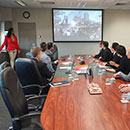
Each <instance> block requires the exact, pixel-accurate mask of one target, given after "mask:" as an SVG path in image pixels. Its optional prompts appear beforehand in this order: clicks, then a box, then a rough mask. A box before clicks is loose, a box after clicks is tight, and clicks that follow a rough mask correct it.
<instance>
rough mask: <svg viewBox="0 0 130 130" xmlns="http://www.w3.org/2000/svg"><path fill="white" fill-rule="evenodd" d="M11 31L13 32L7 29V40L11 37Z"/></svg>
mask: <svg viewBox="0 0 130 130" xmlns="http://www.w3.org/2000/svg"><path fill="white" fill-rule="evenodd" d="M13 30H14V29H13V28H9V30H8V33H7V37H9V38H10V37H11V34H12V31H13ZM13 35H14V34H13Z"/></svg>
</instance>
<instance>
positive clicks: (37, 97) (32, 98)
mask: <svg viewBox="0 0 130 130" xmlns="http://www.w3.org/2000/svg"><path fill="white" fill-rule="evenodd" d="M46 97H47V95H38V96H33V97H29V98H28V99H27V101H30V100H34V99H41V98H46Z"/></svg>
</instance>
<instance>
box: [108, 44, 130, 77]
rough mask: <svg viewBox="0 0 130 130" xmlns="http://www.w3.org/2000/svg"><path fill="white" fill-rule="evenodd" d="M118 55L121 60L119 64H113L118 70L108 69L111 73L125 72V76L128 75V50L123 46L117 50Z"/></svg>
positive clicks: (129, 64) (129, 60)
mask: <svg viewBox="0 0 130 130" xmlns="http://www.w3.org/2000/svg"><path fill="white" fill-rule="evenodd" d="M116 52H117V55H118V56H119V57H120V58H121V60H120V63H119V64H113V65H114V66H116V69H107V71H110V72H119V71H120V72H123V73H124V74H126V75H128V74H129V72H130V59H129V58H128V57H127V55H126V48H125V47H124V46H122V45H119V47H118V48H117V50H116Z"/></svg>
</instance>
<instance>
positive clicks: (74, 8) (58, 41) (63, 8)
mask: <svg viewBox="0 0 130 130" xmlns="http://www.w3.org/2000/svg"><path fill="white" fill-rule="evenodd" d="M54 10H86V11H87V10H88V11H90V10H91V11H101V12H102V26H101V30H102V31H101V33H102V34H101V40H99V41H59V40H58V41H57V40H55V38H54V17H53V16H54V15H53V14H54V13H53V12H54ZM103 17H104V10H103V9H77V8H52V39H53V42H56V43H58V42H61V43H62V42H64V43H65V42H71V43H74V42H76V43H77V42H87V43H89V42H90V43H91V42H94V43H95V42H100V41H102V40H103Z"/></svg>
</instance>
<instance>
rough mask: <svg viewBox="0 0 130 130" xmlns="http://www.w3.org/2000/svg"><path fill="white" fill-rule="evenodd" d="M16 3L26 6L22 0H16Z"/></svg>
mask: <svg viewBox="0 0 130 130" xmlns="http://www.w3.org/2000/svg"><path fill="white" fill-rule="evenodd" d="M16 3H17V4H19V5H20V6H22V7H25V6H26V4H25V3H24V2H23V1H20V0H16Z"/></svg>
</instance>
